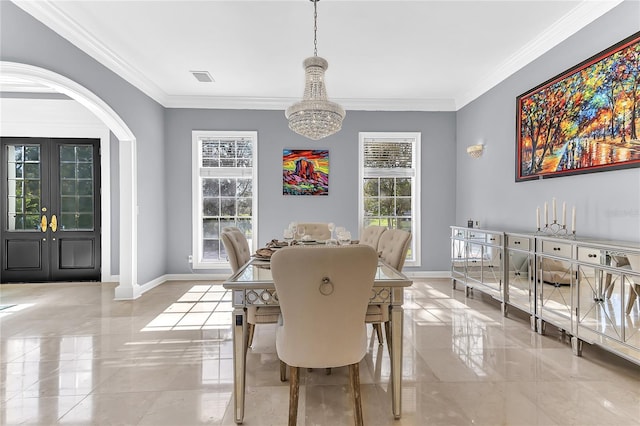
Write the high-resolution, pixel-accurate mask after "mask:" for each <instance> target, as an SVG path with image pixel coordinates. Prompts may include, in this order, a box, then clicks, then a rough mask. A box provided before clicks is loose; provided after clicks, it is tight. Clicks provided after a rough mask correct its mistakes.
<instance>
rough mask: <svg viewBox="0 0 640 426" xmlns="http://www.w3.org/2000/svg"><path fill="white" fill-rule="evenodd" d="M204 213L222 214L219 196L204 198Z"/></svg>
mask: <svg viewBox="0 0 640 426" xmlns="http://www.w3.org/2000/svg"><path fill="white" fill-rule="evenodd" d="M202 213H203V214H204V215H205V216H218V215H220V200H219V199H218V198H205V199H204V200H202Z"/></svg>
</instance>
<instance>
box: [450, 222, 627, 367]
mask: <svg viewBox="0 0 640 426" xmlns="http://www.w3.org/2000/svg"><path fill="white" fill-rule="evenodd" d="M451 279H452V284H453V287H454V288H456V286H457V284H461V285H464V287H465V288H464V290H465V294H466V295H469V294H470V292H472V291H475V290H477V291H481V292H483V293H485V294H488V295H490V296H491V297H493V298H494V299H496V300H497V301H499V302H500V306H501V307H502V312H503V313H504V315H507V314H508V311H509V308H510V307H513V308H516V309H518V310H520V311H523V312H526V313H528V314H529V316H530V320H531V328H532V329H533V330H535V331H537V332H539V333H541V334H542V333H544V332H545V329H546V326H547V324H551V325H553V326H555V327H557V328H559V329H560V330H562V332H563V333H566V334H567V335H569V336H570V338H571V344H572V348H573V352H574V354H576V355H581V354H582V345H583V342H586V343H588V344H593V345H598V346H601V347H603V348H605V349H606V350H609V351H611V352H613V353H616V354H617V355H619V356H621V357H624V358H626V359H628V360H630V361H632V362H634V363H636V364H639V365H640V297H639V296H640V243H634V242H619V241H603V240H594V239H580V238H578V239H571V238H558V237H553V236H546V235H534V234H527V233H517V232H505V231H495V230H484V229H475V228H465V227H459V226H452V227H451Z"/></svg>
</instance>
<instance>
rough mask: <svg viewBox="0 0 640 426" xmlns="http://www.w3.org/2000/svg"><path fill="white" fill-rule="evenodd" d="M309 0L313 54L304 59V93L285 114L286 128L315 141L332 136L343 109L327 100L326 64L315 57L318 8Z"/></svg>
mask: <svg viewBox="0 0 640 426" xmlns="http://www.w3.org/2000/svg"><path fill="white" fill-rule="evenodd" d="M311 1H312V2H313V56H312V57H310V58H307V59H305V60H304V62H303V65H304V69H305V84H304V96H303V97H302V100H301V101H300V102H296V103H295V104H293V105H291V106H290V107H289V108H287V111H286V112H285V116H286V117H287V120H289V128H290V129H291V130H293V131H294V132H296V133H298V134H299V135H302V136H305V137H307V138H309V139H313V140H315V141H317V140H318V139H322V138H324V137H327V136H329V135H332V134H334V133H336V132H338V131H340V129H341V128H342V120H343V119H344V116H345V112H344V109H343V108H342V107H341V106H340V105H338V104H337V103H335V102H331V101H329V100H328V99H327V90H326V88H325V85H324V72H325V71H326V70H327V68H328V67H329V63H328V62H327V61H326V59H324V58H321V57H320V56H318V39H317V32H318V10H317V3H318V1H319V0H311Z"/></svg>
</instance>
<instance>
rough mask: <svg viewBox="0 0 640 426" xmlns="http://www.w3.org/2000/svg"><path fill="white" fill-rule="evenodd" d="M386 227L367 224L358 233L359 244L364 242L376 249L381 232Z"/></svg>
mask: <svg viewBox="0 0 640 426" xmlns="http://www.w3.org/2000/svg"><path fill="white" fill-rule="evenodd" d="M386 229H387V227H386V226H377V225H369V226H367V227H365V228H364V229H363V230H362V232H361V233H360V244H366V245H368V246H371V247H373V248H374V249H376V250H377V249H378V241H380V237H381V236H382V233H383V232H384V231H385V230H386Z"/></svg>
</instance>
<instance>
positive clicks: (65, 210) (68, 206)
mask: <svg viewBox="0 0 640 426" xmlns="http://www.w3.org/2000/svg"><path fill="white" fill-rule="evenodd" d="M59 161H60V218H59V229H60V230H61V231H62V230H63V231H92V230H93V229H94V225H95V224H94V214H95V211H94V205H95V203H94V201H95V200H94V194H93V174H94V164H93V147H92V146H86V145H64V146H61V147H60V152H59Z"/></svg>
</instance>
